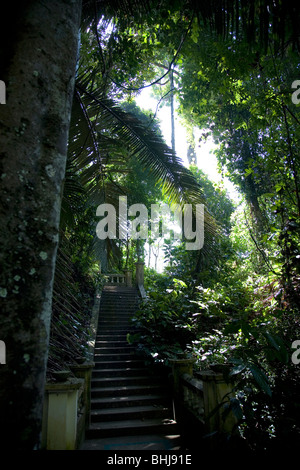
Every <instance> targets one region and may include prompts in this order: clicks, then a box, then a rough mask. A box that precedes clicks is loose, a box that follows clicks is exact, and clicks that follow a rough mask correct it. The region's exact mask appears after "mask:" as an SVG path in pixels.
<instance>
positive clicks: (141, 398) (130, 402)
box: [91, 394, 169, 410]
mask: <svg viewBox="0 0 300 470" xmlns="http://www.w3.org/2000/svg"><path fill="white" fill-rule="evenodd" d="M168 401H169V400H168V398H167V397H166V396H165V395H162V394H152V395H143V394H141V395H138V394H137V395H126V396H121V397H111V396H109V397H103V398H99V397H95V398H93V397H92V398H91V409H92V410H97V409H98V410H99V409H105V408H121V407H122V408H123V407H125V408H127V407H131V406H145V405H155V404H156V405H157V406H159V405H165V406H166V405H168Z"/></svg>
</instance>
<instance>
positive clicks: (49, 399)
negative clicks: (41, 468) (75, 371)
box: [43, 379, 84, 450]
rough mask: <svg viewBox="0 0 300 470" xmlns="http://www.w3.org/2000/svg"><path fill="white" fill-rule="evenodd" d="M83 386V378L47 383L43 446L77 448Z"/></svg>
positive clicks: (65, 448) (51, 448) (48, 447)
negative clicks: (80, 396) (80, 394)
mask: <svg viewBox="0 0 300 470" xmlns="http://www.w3.org/2000/svg"><path fill="white" fill-rule="evenodd" d="M83 387H84V380H83V379H72V380H68V381H66V382H62V383H48V384H46V388H45V403H44V436H43V447H45V448H46V449H47V450H76V442H77V409H78V406H77V405H78V395H79V392H80V389H82V388H83Z"/></svg>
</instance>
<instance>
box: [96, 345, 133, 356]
mask: <svg viewBox="0 0 300 470" xmlns="http://www.w3.org/2000/svg"><path fill="white" fill-rule="evenodd" d="M134 351H135V348H134V347H133V346H130V345H129V344H127V345H124V346H122V347H118V346H101V347H98V346H97V344H96V347H95V354H100V355H101V354H105V355H107V354H119V353H127V354H128V353H130V352H134Z"/></svg>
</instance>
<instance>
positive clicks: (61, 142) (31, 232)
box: [0, 0, 81, 450]
mask: <svg viewBox="0 0 300 470" xmlns="http://www.w3.org/2000/svg"><path fill="white" fill-rule="evenodd" d="M13 6H14V10H13V11H11V12H7V13H6V22H7V24H8V29H6V30H5V35H6V36H5V41H3V38H1V39H2V41H1V46H2V48H3V50H2V51H1V54H0V58H1V66H2V70H1V73H0V75H1V76H0V78H1V79H2V80H4V82H5V83H6V87H7V96H6V104H5V105H1V106H0V136H1V137H0V139H1V144H0V156H1V159H0V184H1V192H0V206H1V209H0V210H1V212H0V214H1V215H0V217H1V233H0V244H1V254H0V256H1V258H0V264H1V270H0V300H1V307H0V312H1V313H0V315H1V316H0V339H1V340H3V341H5V344H6V353H7V357H6V365H5V366H1V365H0V423H1V437H0V446H1V447H2V448H3V449H9V448H10V449H11V448H13V449H14V450H31V449H38V448H39V446H40V434H41V422H42V408H43V395H44V385H45V375H46V364H47V357H48V338H49V327H50V317H51V299H52V285H53V276H54V269H55V260H56V252H57V244H58V228H59V219H60V204H61V194H62V185H63V179H64V174H65V164H66V154H67V140H68V131H69V123H70V114H71V105H72V97H73V90H74V76H75V66H76V58H77V57H76V56H77V42H78V31H79V27H80V17H81V0H73V1H70V0H51V2H49V1H47V0H40V1H37V0H32V1H24V2H20V3H19V4H18V5H16V4H15V3H13Z"/></svg>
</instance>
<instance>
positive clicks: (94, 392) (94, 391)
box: [91, 384, 162, 398]
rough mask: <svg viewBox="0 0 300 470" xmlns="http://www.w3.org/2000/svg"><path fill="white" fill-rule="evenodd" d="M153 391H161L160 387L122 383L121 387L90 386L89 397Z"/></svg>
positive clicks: (119, 395)
mask: <svg viewBox="0 0 300 470" xmlns="http://www.w3.org/2000/svg"><path fill="white" fill-rule="evenodd" d="M155 392H156V393H157V392H159V393H161V392H162V387H161V386H160V385H153V384H148V385H140V386H139V385H126V386H125V385H124V386H121V387H97V388H96V387H92V388H91V397H93V398H104V397H112V396H115V397H121V396H128V395H141V394H145V395H151V394H155Z"/></svg>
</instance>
